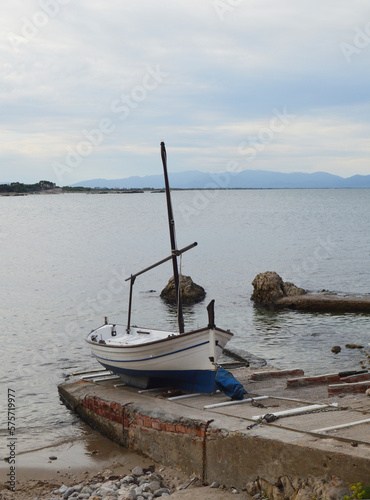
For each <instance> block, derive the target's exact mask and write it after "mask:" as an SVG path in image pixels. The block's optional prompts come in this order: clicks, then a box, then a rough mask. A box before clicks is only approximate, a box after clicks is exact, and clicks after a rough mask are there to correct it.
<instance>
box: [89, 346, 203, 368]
mask: <svg viewBox="0 0 370 500" xmlns="http://www.w3.org/2000/svg"><path fill="white" fill-rule="evenodd" d="M205 344H209V340H207V341H206V342H202V343H201V344H197V345H192V346H190V347H185V348H184V349H179V350H178V351H173V352H168V353H166V354H160V355H159V356H152V357H150V358H142V359H128V360H121V359H109V358H103V357H102V356H97V355H96V354H95V353H94V356H95V357H96V358H98V359H102V360H104V361H111V362H113V363H138V362H140V361H151V360H152V359H158V358H164V357H165V356H171V355H172V354H177V353H178V352H182V351H188V350H189V349H195V348H196V347H199V346H201V345H205Z"/></svg>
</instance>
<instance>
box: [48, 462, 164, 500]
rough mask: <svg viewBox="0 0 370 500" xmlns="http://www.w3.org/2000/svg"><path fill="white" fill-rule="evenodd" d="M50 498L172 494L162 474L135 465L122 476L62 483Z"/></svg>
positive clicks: (140, 498) (133, 498)
mask: <svg viewBox="0 0 370 500" xmlns="http://www.w3.org/2000/svg"><path fill="white" fill-rule="evenodd" d="M52 495H53V496H51V497H50V500H73V499H76V500H144V499H146V500H152V499H153V498H159V497H167V496H170V495H171V490H170V488H168V487H166V486H165V485H164V483H163V478H162V476H161V475H160V474H156V473H155V472H152V471H150V470H145V471H144V470H143V469H142V468H141V467H135V468H134V469H133V470H132V473H131V474H130V475H128V476H124V477H122V478H120V477H117V476H109V475H108V477H106V476H100V477H97V478H94V479H93V480H92V481H85V482H83V483H79V484H76V485H74V486H66V485H62V486H61V487H60V488H58V489H56V490H54V491H53V492H52Z"/></svg>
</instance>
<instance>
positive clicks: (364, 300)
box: [251, 271, 370, 314]
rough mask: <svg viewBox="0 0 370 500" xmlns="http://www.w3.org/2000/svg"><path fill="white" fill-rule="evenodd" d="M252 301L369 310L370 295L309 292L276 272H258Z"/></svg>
mask: <svg viewBox="0 0 370 500" xmlns="http://www.w3.org/2000/svg"><path fill="white" fill-rule="evenodd" d="M252 285H253V288H254V290H253V294H252V296H251V300H253V301H254V302H255V304H256V305H258V306H264V307H269V308H273V309H296V310H300V311H307V312H323V313H324V312H333V313H348V312H352V313H367V314H369V313H370V297H355V296H344V297H342V296H339V295H336V294H330V293H328V292H320V293H315V294H314V293H307V291H306V290H304V289H303V288H299V287H297V286H295V285H294V284H293V283H289V282H284V281H283V280H282V278H281V277H280V276H279V275H278V274H277V273H275V272H273V271H267V272H265V273H260V274H258V275H257V276H256V277H255V278H254V280H253V281H252Z"/></svg>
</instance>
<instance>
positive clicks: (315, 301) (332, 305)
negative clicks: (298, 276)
mask: <svg viewBox="0 0 370 500" xmlns="http://www.w3.org/2000/svg"><path fill="white" fill-rule="evenodd" d="M274 307H276V308H278V309H283V308H284V309H297V310H301V311H309V312H336V313H347V312H353V313H370V298H363V297H339V296H337V295H327V294H324V293H322V294H321V293H318V294H306V295H299V296H293V297H282V298H280V299H278V300H277V301H276V302H275V303H274Z"/></svg>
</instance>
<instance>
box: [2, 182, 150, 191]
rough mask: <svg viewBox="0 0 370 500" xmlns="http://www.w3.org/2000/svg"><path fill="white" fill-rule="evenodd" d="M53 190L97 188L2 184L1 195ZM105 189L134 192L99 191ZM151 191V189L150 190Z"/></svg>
mask: <svg viewBox="0 0 370 500" xmlns="http://www.w3.org/2000/svg"><path fill="white" fill-rule="evenodd" d="M52 189H61V190H62V191H65V192H88V191H92V192H94V191H97V189H96V188H91V187H82V186H75V187H72V186H63V187H59V186H57V185H56V184H55V183H54V182H50V181H39V182H36V183H35V184H24V183H22V182H11V183H9V184H0V193H20V194H27V193H40V192H42V191H49V190H52ZM101 189H104V191H133V190H132V189H117V188H116V189H113V188H99V190H101ZM148 189H149V188H148Z"/></svg>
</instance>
